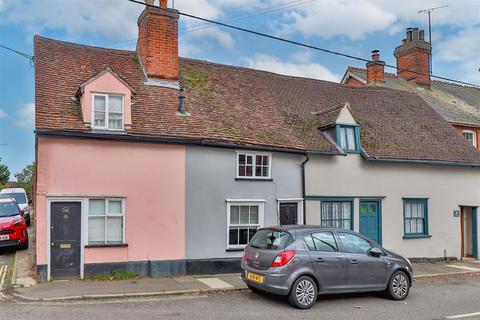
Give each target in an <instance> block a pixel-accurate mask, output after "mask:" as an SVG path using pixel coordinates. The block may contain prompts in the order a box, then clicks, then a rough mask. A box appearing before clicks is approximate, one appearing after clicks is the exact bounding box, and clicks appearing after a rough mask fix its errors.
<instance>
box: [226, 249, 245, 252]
mask: <svg viewBox="0 0 480 320" xmlns="http://www.w3.org/2000/svg"><path fill="white" fill-rule="evenodd" d="M243 250H245V248H232V249H227V250H225V251H226V252H239V251H243Z"/></svg>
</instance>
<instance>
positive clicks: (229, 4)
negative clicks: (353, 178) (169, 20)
mask: <svg viewBox="0 0 480 320" xmlns="http://www.w3.org/2000/svg"><path fill="white" fill-rule="evenodd" d="M172 5H173V1H172V0H169V6H170V7H171V6H172ZM174 5H175V8H176V9H178V10H180V11H182V12H186V13H190V14H194V15H198V16H201V17H204V18H208V19H213V20H219V21H222V22H225V23H229V24H233V25H236V26H240V27H244V28H248V29H252V30H257V31H261V32H264V33H268V34H272V35H275V36H279V37H283V38H287V39H291V40H295V41H299V42H305V43H308V44H311V45H315V46H318V47H322V48H326V49H329V50H335V51H340V52H343V53H347V54H350V55H355V56H359V57H362V58H366V59H369V58H370V52H371V50H374V49H378V50H380V55H381V58H382V60H385V61H386V63H387V64H392V65H395V58H394V56H393V50H394V48H395V46H397V45H399V44H400V43H401V40H402V38H404V36H405V29H406V28H407V27H419V28H422V29H428V25H427V16H426V15H425V14H421V13H418V11H419V10H421V9H426V8H432V7H438V6H443V5H449V7H446V8H442V9H438V10H435V11H434V12H433V13H432V26H433V32H432V39H433V40H432V44H433V73H434V74H436V75H440V76H444V77H449V78H454V79H458V80H462V81H467V82H473V83H476V84H480V70H479V68H480V0H422V1H411V0H383V1H374V0H175V4H174ZM142 9H143V6H142V5H139V4H135V3H131V2H128V1H127V0H21V1H20V0H0V45H6V46H9V47H11V48H14V49H16V50H19V51H21V52H24V53H27V54H29V55H34V52H33V36H34V35H35V34H40V35H43V36H46V37H50V38H54V39H60V40H65V41H71V42H77V43H83V44H87V45H93V46H100V47H108V48H118V49H130V50H134V49H135V46H136V37H137V25H136V22H137V18H138V16H139V14H140V12H141V11H142ZM426 37H427V38H428V33H426ZM179 51H180V55H181V56H184V57H190V58H196V59H202V60H209V61H214V62H218V63H224V64H230V65H238V66H245V67H250V68H255V69H262V70H267V71H272V72H277V73H284V74H288V75H295V76H303V77H309V78H317V79H323V80H328V81H335V82H339V81H340V80H341V78H342V76H343V74H344V72H345V69H346V68H347V67H348V66H349V65H352V66H357V67H364V65H365V64H364V63H363V62H361V61H356V60H350V59H346V58H342V57H338V56H334V55H330V54H326V53H322V52H318V51H313V50H309V49H305V48H301V47H298V46H293V45H289V44H285V43H280V42H276V41H274V40H270V39H265V38H260V37H258V36H254V35H250V34H246V33H242V32H239V31H234V30H229V29H225V28H222V27H217V26H212V25H210V24H205V23H203V22H201V21H197V20H192V19H189V18H185V17H181V18H180V22H179ZM386 71H389V72H395V71H394V70H392V69H386ZM34 119H35V90H34V68H33V65H32V63H31V62H30V61H29V60H28V59H26V58H25V57H22V56H20V55H17V54H14V53H12V52H9V51H7V50H4V49H1V48H0V158H1V163H3V164H6V165H7V166H8V167H9V169H10V171H11V172H12V176H11V178H13V174H14V173H16V172H19V171H21V170H22V169H23V168H24V167H25V166H26V165H27V164H29V163H31V162H33V161H34V158H35V137H34Z"/></svg>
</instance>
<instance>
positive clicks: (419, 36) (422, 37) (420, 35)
mask: <svg viewBox="0 0 480 320" xmlns="http://www.w3.org/2000/svg"><path fill="white" fill-rule="evenodd" d="M418 39H419V40H420V41H425V31H424V30H420V31H419V32H418Z"/></svg>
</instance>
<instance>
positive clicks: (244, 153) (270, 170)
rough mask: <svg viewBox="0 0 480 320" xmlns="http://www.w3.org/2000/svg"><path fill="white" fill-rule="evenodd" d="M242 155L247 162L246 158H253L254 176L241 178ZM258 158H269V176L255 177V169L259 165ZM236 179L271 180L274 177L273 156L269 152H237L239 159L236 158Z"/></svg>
mask: <svg viewBox="0 0 480 320" xmlns="http://www.w3.org/2000/svg"><path fill="white" fill-rule="evenodd" d="M240 155H245V161H246V156H252V158H253V159H252V166H253V172H252V174H253V175H252V176H241V175H240V170H239V166H240ZM256 156H267V157H268V176H267V177H264V176H256V175H255V171H256V170H255V167H256V163H257V157H256ZM236 166H237V168H236V172H237V174H236V178H237V179H266V180H269V179H271V177H272V154H271V153H268V152H250V151H237V157H236Z"/></svg>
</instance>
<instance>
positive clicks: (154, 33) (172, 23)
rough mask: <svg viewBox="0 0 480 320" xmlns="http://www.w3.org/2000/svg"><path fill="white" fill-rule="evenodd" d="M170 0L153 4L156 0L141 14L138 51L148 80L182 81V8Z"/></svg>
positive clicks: (149, 0)
mask: <svg viewBox="0 0 480 320" xmlns="http://www.w3.org/2000/svg"><path fill="white" fill-rule="evenodd" d="M167 2H168V1H167V0H160V5H159V6H158V7H153V6H152V5H153V4H154V1H153V0H145V3H146V4H147V5H149V6H145V9H144V10H143V12H142V13H141V14H140V17H139V18H138V22H137V24H138V42H137V53H138V56H139V58H140V61H141V63H142V66H143V68H144V70H145V73H146V75H147V78H148V80H160V81H167V82H176V81H178V11H177V10H174V9H169V8H167Z"/></svg>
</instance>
